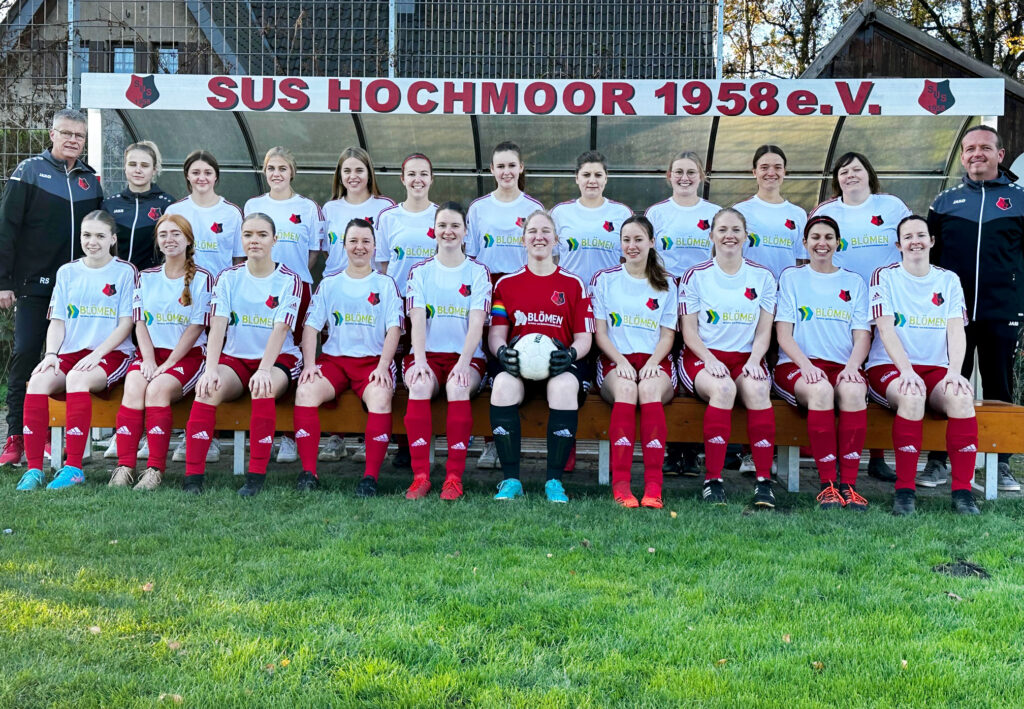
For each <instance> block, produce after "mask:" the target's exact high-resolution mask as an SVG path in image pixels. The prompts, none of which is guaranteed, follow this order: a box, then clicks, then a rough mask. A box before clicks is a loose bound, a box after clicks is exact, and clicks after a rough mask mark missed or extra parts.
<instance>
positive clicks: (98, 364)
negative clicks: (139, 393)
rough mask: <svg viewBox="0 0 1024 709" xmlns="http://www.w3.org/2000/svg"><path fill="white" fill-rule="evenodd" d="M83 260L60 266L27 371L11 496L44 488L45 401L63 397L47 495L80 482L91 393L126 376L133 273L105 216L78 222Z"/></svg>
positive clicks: (97, 214) (114, 225)
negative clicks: (56, 458) (63, 453)
mask: <svg viewBox="0 0 1024 709" xmlns="http://www.w3.org/2000/svg"><path fill="white" fill-rule="evenodd" d="M81 235H82V237H81V243H82V251H84V252H85V256H84V257H82V258H80V259H78V260H75V261H72V262H71V263H68V264H65V265H63V266H61V267H60V268H59V269H58V270H57V278H56V281H57V282H56V284H55V285H54V288H53V295H52V296H51V298H50V311H49V313H48V314H47V316H48V319H49V321H50V325H49V327H48V328H47V330H46V354H45V355H43V359H42V361H41V362H40V363H39V364H38V365H37V366H36V368H35V369H34V370H33V371H32V378H31V379H29V381H28V391H27V393H26V394H25V409H24V411H25V424H24V429H23V433H24V436H25V455H26V456H27V457H28V470H27V471H26V472H25V474H24V475H23V476H22V478H21V481H20V482H18V489H19V490H35V489H37V488H39V486H41V485H42V484H43V482H44V476H43V448H44V446H45V445H46V439H47V433H48V432H49V425H50V412H49V402H48V397H49V396H51V395H52V394H58V393H61V392H67V422H66V436H67V459H66V460H65V462H64V467H63V468H61V471H60V473H59V474H58V475H57V477H55V478H54V479H53V480H52V481H51V482H50V484H49V485H47V486H46V489H47V490H59V489H61V488H65V487H70V486H72V485H77V484H78V483H81V482H85V475H84V474H83V472H82V455H83V453H84V452H85V444H86V441H87V440H88V438H87V437H88V435H89V428H90V427H91V425H92V424H91V421H92V395H93V394H94V393H98V392H101V391H104V390H106V389H108V388H110V386H111V385H112V384H114V383H115V382H117V381H118V380H119V379H121V377H123V376H124V375H125V373H126V372H127V371H128V363H129V361H130V360H131V356H132V352H134V350H135V347H134V346H133V345H132V339H131V331H132V299H133V298H134V296H135V287H136V285H137V284H138V276H139V274H138V271H136V270H135V267H134V266H132V265H131V264H130V263H128V262H127V261H122V260H120V259H117V258H114V255H113V254H114V252H115V250H116V249H117V223H116V222H115V221H114V218H113V217H112V216H110V215H109V214H107V213H106V212H103V211H100V210H96V211H93V212H89V213H88V214H87V215H85V219H83V220H82V229H81Z"/></svg>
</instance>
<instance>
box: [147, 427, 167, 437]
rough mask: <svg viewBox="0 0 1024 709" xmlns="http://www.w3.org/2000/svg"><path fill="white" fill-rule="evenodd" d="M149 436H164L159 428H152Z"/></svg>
mask: <svg viewBox="0 0 1024 709" xmlns="http://www.w3.org/2000/svg"><path fill="white" fill-rule="evenodd" d="M149 435H151V436H163V435H164V430H163V429H162V428H160V427H159V426H153V428H151V429H149Z"/></svg>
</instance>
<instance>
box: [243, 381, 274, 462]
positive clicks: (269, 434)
mask: <svg viewBox="0 0 1024 709" xmlns="http://www.w3.org/2000/svg"><path fill="white" fill-rule="evenodd" d="M276 404H277V402H276V400H274V399H253V400H252V418H251V419H249V472H250V473H254V474H256V475H266V474H267V463H269V462H270V452H271V451H272V450H273V449H274V429H275V428H277V408H276Z"/></svg>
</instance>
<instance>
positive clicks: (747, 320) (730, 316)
mask: <svg viewBox="0 0 1024 709" xmlns="http://www.w3.org/2000/svg"><path fill="white" fill-rule="evenodd" d="M706 315H707V324H708V325H718V324H722V325H749V324H751V323H752V322H754V320H755V318H757V315H756V314H755V313H745V312H743V311H742V310H734V311H731V312H727V313H725V312H719V311H717V310H713V309H711V308H708V310H707V311H706Z"/></svg>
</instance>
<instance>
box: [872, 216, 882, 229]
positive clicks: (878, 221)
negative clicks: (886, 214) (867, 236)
mask: <svg viewBox="0 0 1024 709" xmlns="http://www.w3.org/2000/svg"><path fill="white" fill-rule="evenodd" d="M871 223H872V224H874V225H875V226H882V225H883V224H885V220H884V219H882V215H881V214H876V215H874V216H873V217H871Z"/></svg>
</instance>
